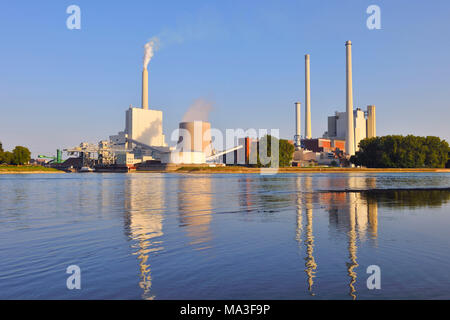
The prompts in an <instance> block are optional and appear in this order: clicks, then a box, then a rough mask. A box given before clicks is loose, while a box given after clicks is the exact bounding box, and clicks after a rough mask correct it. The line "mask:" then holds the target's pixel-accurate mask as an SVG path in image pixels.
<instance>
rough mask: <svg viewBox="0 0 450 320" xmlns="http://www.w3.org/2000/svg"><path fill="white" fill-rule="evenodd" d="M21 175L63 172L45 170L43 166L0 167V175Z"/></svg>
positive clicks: (50, 169)
mask: <svg viewBox="0 0 450 320" xmlns="http://www.w3.org/2000/svg"><path fill="white" fill-rule="evenodd" d="M22 173H24V174H25V173H64V171H61V170H58V169H54V168H47V167H43V166H10V165H6V166H4V165H2V166H0V174H22Z"/></svg>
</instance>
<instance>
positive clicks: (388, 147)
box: [350, 135, 450, 168]
mask: <svg viewBox="0 0 450 320" xmlns="http://www.w3.org/2000/svg"><path fill="white" fill-rule="evenodd" d="M449 152H450V148H449V144H448V142H447V141H445V140H441V139H440V138H439V137H433V136H428V137H419V136H413V135H407V136H401V135H389V136H383V137H374V138H366V139H363V140H361V141H360V143H359V151H358V152H356V154H355V155H354V156H352V157H351V158H350V162H352V163H353V164H355V165H357V166H364V167H367V168H444V167H445V166H446V163H447V161H448V159H449V158H448V157H449Z"/></svg>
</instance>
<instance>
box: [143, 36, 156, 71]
mask: <svg viewBox="0 0 450 320" xmlns="http://www.w3.org/2000/svg"><path fill="white" fill-rule="evenodd" d="M158 48H159V38H158V37H153V38H151V39H150V40H149V41H148V42H147V43H146V44H145V45H144V49H145V51H144V69H147V66H148V63H149V62H150V60H151V59H152V57H153V55H154V54H155V51H156V50H158Z"/></svg>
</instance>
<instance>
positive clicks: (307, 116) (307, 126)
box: [305, 54, 311, 139]
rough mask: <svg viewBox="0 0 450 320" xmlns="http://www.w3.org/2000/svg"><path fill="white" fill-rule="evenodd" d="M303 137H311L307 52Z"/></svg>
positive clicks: (306, 57) (307, 55)
mask: <svg viewBox="0 0 450 320" xmlns="http://www.w3.org/2000/svg"><path fill="white" fill-rule="evenodd" d="M305 139H311V86H310V78H309V54H305Z"/></svg>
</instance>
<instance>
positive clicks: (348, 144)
mask: <svg viewBox="0 0 450 320" xmlns="http://www.w3.org/2000/svg"><path fill="white" fill-rule="evenodd" d="M345 47H346V53H347V54H346V57H347V70H346V77H347V131H346V135H345V152H346V153H347V154H348V155H351V156H352V155H354V154H355V132H354V131H355V129H354V123H353V84H352V42H351V41H347V42H346V43H345Z"/></svg>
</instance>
